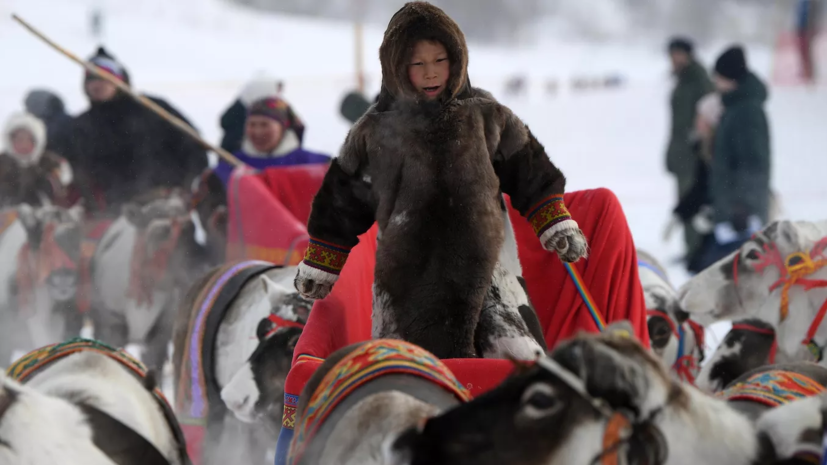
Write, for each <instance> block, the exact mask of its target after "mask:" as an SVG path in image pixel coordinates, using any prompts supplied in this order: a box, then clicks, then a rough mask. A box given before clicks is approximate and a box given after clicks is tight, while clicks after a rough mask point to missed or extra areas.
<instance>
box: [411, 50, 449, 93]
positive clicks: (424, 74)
mask: <svg viewBox="0 0 827 465" xmlns="http://www.w3.org/2000/svg"><path fill="white" fill-rule="evenodd" d="M450 66H451V63H450V61H448V52H446V51H445V47H444V46H443V45H442V44H441V43H439V42H434V41H428V40H420V41H419V42H417V43H416V45H415V46H414V50H413V54H412V55H411V59H410V61H409V62H408V79H410V80H411V84H413V86H414V88H415V89H416V90H417V91H418V92H421V93H422V94H423V95H425V98H426V99H427V100H434V99H435V98H437V97H439V95H440V94H441V93H442V91H443V90H445V84H446V83H447V82H448V77H449V75H450Z"/></svg>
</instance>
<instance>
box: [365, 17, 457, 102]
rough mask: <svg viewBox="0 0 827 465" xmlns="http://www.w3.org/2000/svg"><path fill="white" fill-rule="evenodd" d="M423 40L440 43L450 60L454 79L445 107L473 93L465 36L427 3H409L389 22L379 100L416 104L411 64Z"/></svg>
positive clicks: (443, 99)
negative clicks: (408, 101)
mask: <svg viewBox="0 0 827 465" xmlns="http://www.w3.org/2000/svg"><path fill="white" fill-rule="evenodd" d="M420 40H435V41H438V42H440V43H441V44H442V45H443V46H444V47H445V50H446V51H447V52H448V57H449V59H450V60H451V68H450V72H451V75H450V77H449V78H448V83H447V85H446V92H443V93H442V94H441V95H440V97H439V99H440V101H441V102H442V103H445V102H448V101H450V100H452V99H454V98H458V97H460V96H461V95H462V94H463V93H468V92H470V85H469V81H468V47H467V46H466V44H465V35H464V34H463V33H462V31H461V30H460V28H459V26H458V25H457V23H456V22H454V20H453V19H451V18H450V17H448V15H446V14H445V13H444V12H443V11H442V10H440V9H439V8H437V7H435V6H433V5H431V4H430V3H426V2H409V3H406V4H405V6H403V7H402V8H401V9H400V10H399V11H397V12H396V14H394V15H393V17H392V18H391V20H390V23H388V28H387V29H386V30H385V37H384V39H383V40H382V45H381V47H380V48H379V61H380V62H381V64H382V90H381V92H380V94H379V100H380V102H381V101H383V100H384V101H385V103H390V102H389V101H393V100H397V99H405V100H416V99H417V96H418V93H417V92H416V90H415V89H414V87H413V85H411V82H410V80H409V78H408V66H407V65H408V63H407V61H408V60H409V59H410V54H411V52H412V50H413V47H414V45H415V44H416V43H417V42H418V41H420Z"/></svg>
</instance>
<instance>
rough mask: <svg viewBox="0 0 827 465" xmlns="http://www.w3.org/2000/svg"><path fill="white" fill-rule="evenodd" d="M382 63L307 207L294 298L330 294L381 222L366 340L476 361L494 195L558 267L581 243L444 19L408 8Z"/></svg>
mask: <svg viewBox="0 0 827 465" xmlns="http://www.w3.org/2000/svg"><path fill="white" fill-rule="evenodd" d="M379 57H380V61H381V65H382V90H381V92H380V95H379V98H378V101H377V103H376V104H374V105H373V106H372V108H371V109H370V110H369V111H368V112H367V113H366V114H365V115H364V116H363V117H362V118H361V119H360V120H359V121H358V122H357V123H356V124H355V126H354V127H353V128H352V129H351V131H350V133H349V134H348V136H347V138H346V140H345V143H344V145H343V147H342V151H341V154H340V156H339V157H338V158H337V159H335V160H334V161H333V162H332V164H331V167H330V170H329V171H328V173H327V175H326V177H325V180H324V183H323V185H322V187H321V189H320V190H319V192H318V194H317V195H316V198H315V199H314V201H313V209H312V213H311V215H310V219H309V221H308V232H309V233H310V235H311V241H310V245H309V246H308V249H307V252H306V255H305V259H304V261H303V262H302V263H301V264H300V265H299V267H298V273H297V276H296V282H295V284H296V288H297V289H298V291H299V292H300V293H301V294H302V295H304V296H305V297H308V298H312V299H322V298H324V297H326V296H327V295H328V294H329V293H330V290H331V288H332V286H333V284H334V283H335V282H336V280H337V278H338V276H339V272H340V271H341V270H342V267H343V266H344V264H345V261H346V260H347V256H348V252H349V251H350V249H351V248H352V247H353V246H355V245H356V244H357V243H358V236H359V235H361V234H363V233H364V232H365V231H367V230H368V229H369V228H370V227H371V226H372V225H373V223H374V222H378V224H379V231H380V239H379V244H378V248H377V253H376V268H375V275H374V287H373V317H372V318H373V331H372V332H373V337H375V338H387V337H390V338H397V339H403V340H406V341H409V342H412V343H414V344H417V345H419V346H421V347H423V348H425V349H426V350H429V351H431V352H432V353H434V354H435V355H436V356H438V357H440V358H463V357H465V358H467V357H474V356H476V355H477V354H478V352H479V351H478V350H477V349H476V347H477V344H476V343H475V342H476V341H475V337H476V338H479V337H480V335H479V334H477V332H478V331H477V328H478V323H479V321H480V314H481V311H482V308H483V306H484V300H485V298H486V293H487V291H488V290H489V287H490V286H491V283H492V274H493V273H494V270H495V268H496V267H497V260H498V254H499V251H500V247H501V246H502V243H503V234H504V231H503V230H504V228H503V222H502V217H501V210H500V203H499V202H500V194H501V192H505V193H506V194H508V195H509V196H510V197H511V202H512V205H513V206H514V207H515V208H517V209H518V210H519V211H520V212H521V213H522V214H523V216H524V217H525V218H526V219H528V221H530V222H531V224H532V225H533V227H534V231H535V232H536V234H537V236H538V237H539V240H540V241H541V242H542V244H543V245H544V247H545V248H546V249H547V250H550V251H553V252H556V253H557V254H558V255H559V257H560V258H561V259H562V260H564V261H566V262H574V261H577V260H578V259H580V258H583V257H585V256H586V251H587V244H586V239H585V236H584V235H583V233H582V232H581V231H580V228H579V227H578V225H577V223H576V222H575V221H574V220H572V219H571V216H570V215H569V213H568V211H567V210H566V206H565V205H564V204H563V192H564V189H565V182H566V180H565V177H564V176H563V174H562V173H561V172H560V170H559V169H557V168H556V167H555V166H554V165H553V164H552V163H551V161H550V160H549V157H548V156H547V155H546V152H545V150H544V149H543V146H542V145H540V143H539V142H538V141H537V139H535V137H534V136H533V135H532V134H531V132H530V131H529V130H528V128H527V127H526V126H525V124H524V123H523V122H522V121H520V120H519V119H518V118H517V117H516V116H515V115H514V114H513V113H512V112H511V111H510V110H509V109H508V108H506V107H505V106H503V105H501V104H499V103H498V102H497V101H496V100H494V99H493V97H492V96H491V95H490V94H488V93H487V92H485V91H482V90H479V89H475V88H473V87H471V85H470V83H469V81H468V75H467V66H468V53H467V47H466V44H465V38H464V35H463V33H462V31H460V29H459V27H458V26H457V24H456V23H455V22H454V21H453V20H452V19H451V18H449V17H448V16H447V15H446V14H445V13H444V12H442V10H440V9H439V8H437V7H435V6H433V5H430V4H428V3H425V2H411V3H407V4H406V5H405V6H404V7H402V9H400V10H399V11H398V12H397V13H396V14H395V15H394V16H393V18H392V19H391V21H390V24H389V25H388V28H387V30H386V31H385V37H384V40H383V42H382V46H381V48H380V49H379Z"/></svg>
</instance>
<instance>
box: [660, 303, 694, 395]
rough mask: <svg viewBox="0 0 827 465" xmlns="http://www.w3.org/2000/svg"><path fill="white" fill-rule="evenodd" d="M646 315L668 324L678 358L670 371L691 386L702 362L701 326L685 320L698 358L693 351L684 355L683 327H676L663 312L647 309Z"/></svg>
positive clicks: (684, 338) (684, 337)
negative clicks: (676, 340)
mask: <svg viewBox="0 0 827 465" xmlns="http://www.w3.org/2000/svg"><path fill="white" fill-rule="evenodd" d="M646 314H647V315H649V316H658V317H661V318H663V319H664V320H666V322H667V323H668V324H669V328H670V329H671V330H672V334H674V335H675V337H676V338H677V339H678V357H677V359H676V360H675V363H673V364H672V370H674V371H675V373H677V375H678V377H679V378H681V379H682V380H684V381H686V382H687V383H690V384H692V385H694V384H695V374H696V373H698V371H699V370H700V362H701V361H703V347H704V337H705V335H704V328H703V326H701V325H699V324H698V323H695V322H694V321H692V320H686V323H687V324H689V327H690V329H691V330H692V333H693V335H694V336H695V347H696V348H697V349H698V351H699V352H700V354H701V355H700V357H697V356H695V355H693V352H694V351H689V352H688V353H684V351H685V350H686V335H685V333H684V330H683V326H682V325H681V326H678V325H676V324H675V321H673V320H672V318H671V317H670V316H669V314H668V313H666V312H664V311H663V310H656V309H647V310H646Z"/></svg>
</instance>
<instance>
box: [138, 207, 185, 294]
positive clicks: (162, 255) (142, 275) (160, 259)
mask: <svg viewBox="0 0 827 465" xmlns="http://www.w3.org/2000/svg"><path fill="white" fill-rule="evenodd" d="M181 228H182V225H181V222H180V221H178V219H173V220H172V229H171V231H170V234H169V238H167V240H165V241H164V242H163V243H162V244H161V245H160V246H158V250H156V251H155V253H153V254H152V256H151V257H147V253H146V247H147V243H146V239H147V238H146V231H143V232H141V233H140V234H138V237H137V238H136V239H135V245H134V247H133V249H132V261H131V262H130V265H129V266H130V270H129V289H128V291H127V294H126V296H127V297H129V298H131V299H135V301H136V302H137V303H138V305H152V292H153V290H154V289H155V286H156V285H157V284H158V283H160V282H161V281H162V280H163V279H164V278H165V277H166V274H167V265H168V264H169V259H170V257H171V256H172V252H174V251H175V247H176V246H177V245H178V238H179V237H180V236H181Z"/></svg>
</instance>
